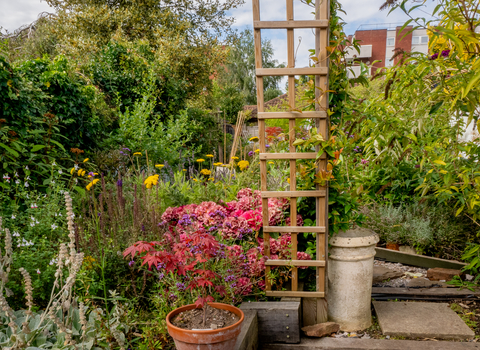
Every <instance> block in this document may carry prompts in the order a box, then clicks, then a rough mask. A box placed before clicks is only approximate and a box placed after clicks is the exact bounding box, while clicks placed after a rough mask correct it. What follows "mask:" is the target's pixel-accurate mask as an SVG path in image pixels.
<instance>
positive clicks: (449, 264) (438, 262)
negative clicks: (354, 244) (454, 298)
mask: <svg viewBox="0 0 480 350" xmlns="http://www.w3.org/2000/svg"><path fill="white" fill-rule="evenodd" d="M375 251H376V255H375V257H377V258H381V259H385V260H387V261H391V262H398V263H402V264H407V265H413V266H419V267H426V268H433V267H442V268H444V269H454V270H461V269H463V268H464V267H465V266H466V265H467V264H465V263H462V262H459V261H453V260H445V259H440V258H433V257H430V256H424V255H417V254H409V253H403V252H399V251H396V250H390V249H385V248H379V247H377V248H375Z"/></svg>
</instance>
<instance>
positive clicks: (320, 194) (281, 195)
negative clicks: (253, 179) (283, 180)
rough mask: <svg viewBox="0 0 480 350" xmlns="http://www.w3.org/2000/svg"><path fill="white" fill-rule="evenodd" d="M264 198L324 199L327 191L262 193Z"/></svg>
mask: <svg viewBox="0 0 480 350" xmlns="http://www.w3.org/2000/svg"><path fill="white" fill-rule="evenodd" d="M261 196H262V198H292V197H294V198H299V197H324V196H325V190H320V191H262V193H261Z"/></svg>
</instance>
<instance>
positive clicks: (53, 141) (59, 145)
mask: <svg viewBox="0 0 480 350" xmlns="http://www.w3.org/2000/svg"><path fill="white" fill-rule="evenodd" d="M50 142H52V143H54V144H56V145H57V146H58V147H60V148H61V149H62V150H63V151H64V152H66V150H65V148H64V147H63V145H62V144H61V143H60V142H57V141H55V140H50Z"/></svg>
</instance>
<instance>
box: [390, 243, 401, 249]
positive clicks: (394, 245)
mask: <svg viewBox="0 0 480 350" xmlns="http://www.w3.org/2000/svg"><path fill="white" fill-rule="evenodd" d="M387 249H390V250H397V251H399V250H400V244H398V243H387Z"/></svg>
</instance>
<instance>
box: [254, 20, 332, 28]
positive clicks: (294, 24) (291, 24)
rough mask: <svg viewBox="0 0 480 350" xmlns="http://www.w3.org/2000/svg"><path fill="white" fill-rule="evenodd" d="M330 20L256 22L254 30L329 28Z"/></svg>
mask: <svg viewBox="0 0 480 350" xmlns="http://www.w3.org/2000/svg"><path fill="white" fill-rule="evenodd" d="M327 27H328V20H304V21H254V22H253V28H254V29H310V28H327Z"/></svg>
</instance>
